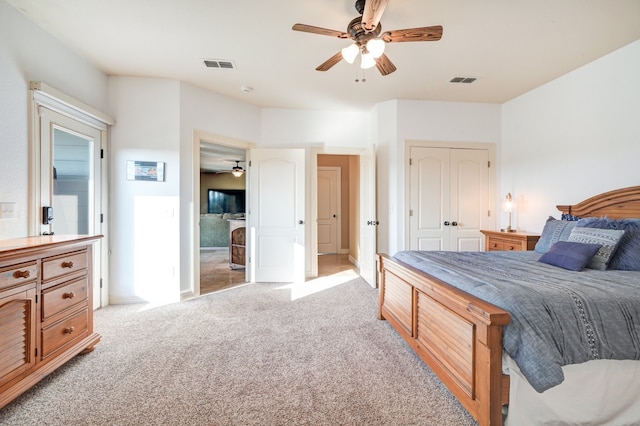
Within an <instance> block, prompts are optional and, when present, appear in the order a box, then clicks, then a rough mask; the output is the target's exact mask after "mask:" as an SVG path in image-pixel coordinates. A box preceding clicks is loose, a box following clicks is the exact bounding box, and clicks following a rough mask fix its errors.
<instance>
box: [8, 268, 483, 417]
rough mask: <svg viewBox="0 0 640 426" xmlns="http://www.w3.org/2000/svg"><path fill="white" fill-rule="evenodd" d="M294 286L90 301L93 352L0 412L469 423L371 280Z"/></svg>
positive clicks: (15, 414) (13, 414)
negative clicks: (401, 333) (380, 312)
mask: <svg viewBox="0 0 640 426" xmlns="http://www.w3.org/2000/svg"><path fill="white" fill-rule="evenodd" d="M303 285H306V286H307V287H305V288H300V287H298V288H296V287H294V288H292V287H291V286H283V285H281V284H247V285H242V286H239V287H234V288H231V289H228V290H224V291H220V292H216V293H211V294H207V295H205V296H202V297H200V298H197V299H193V300H189V301H184V302H181V303H177V304H172V305H167V306H162V307H155V308H150V307H146V306H144V305H120V306H109V307H107V308H103V309H100V310H98V311H96V314H95V328H96V331H97V332H99V333H100V334H102V336H103V338H102V341H101V342H100V343H99V344H98V345H97V346H96V349H95V351H94V352H92V353H89V354H87V355H80V356H78V357H76V358H74V359H73V360H72V361H71V362H69V363H68V364H66V365H65V366H63V367H62V368H60V369H59V370H57V371H56V372H54V373H52V374H51V375H50V376H48V377H47V378H45V379H44V380H43V381H42V382H41V383H40V384H38V385H37V386H35V387H34V388H33V389H31V390H30V391H28V392H27V393H25V394H23V395H22V396H21V397H19V398H18V399H17V400H15V401H14V402H12V403H11V404H9V405H8V406H6V407H5V408H4V409H2V410H1V411H0V424H3V425H35V424H38V425H439V426H440V425H455V426H461V425H475V424H476V423H475V421H474V420H473V419H472V418H471V417H470V416H469V415H468V413H467V412H466V411H465V410H464V409H463V408H462V406H461V405H460V404H459V403H458V402H457V401H455V399H454V398H453V397H452V396H451V394H450V393H449V392H448V390H446V389H445V388H444V387H443V386H442V385H441V383H440V382H439V380H438V379H437V378H436V377H435V376H434V375H433V374H432V373H431V372H430V370H429V369H428V368H427V367H426V366H425V365H424V364H423V363H422V361H421V360H420V359H419V358H417V356H416V355H415V354H414V353H413V352H412V351H411V349H410V348H409V347H408V346H407V345H406V344H405V343H404V341H402V339H401V338H399V337H398V335H397V334H396V333H395V331H393V329H391V327H390V326H389V325H388V324H387V322H386V321H379V320H378V319H377V318H376V312H377V311H376V303H377V290H375V289H372V288H370V287H369V286H368V285H367V284H366V283H364V281H362V280H361V279H360V278H349V280H348V281H347V282H345V283H343V284H341V285H337V286H334V287H330V288H326V289H324V290H320V289H321V288H322V286H318V285H316V286H315V287H313V286H314V283H313V282H308V283H304V284H299V285H298V286H303ZM309 286H311V287H309ZM310 289H315V290H316V292H315V293H314V292H311V291H306V290H310ZM307 293H310V294H308V295H305V294H307ZM292 299H293V300H292Z"/></svg>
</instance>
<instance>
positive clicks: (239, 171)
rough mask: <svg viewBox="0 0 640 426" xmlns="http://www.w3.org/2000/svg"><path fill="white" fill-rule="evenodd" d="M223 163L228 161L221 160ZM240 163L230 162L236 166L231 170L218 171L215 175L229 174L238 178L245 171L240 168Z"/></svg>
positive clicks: (237, 161) (236, 161) (238, 161)
mask: <svg viewBox="0 0 640 426" xmlns="http://www.w3.org/2000/svg"><path fill="white" fill-rule="evenodd" d="M223 161H228V160H223ZM240 161H241V160H232V162H235V163H236V165H235V166H233V167H232V168H231V170H220V171H219V172H217V173H231V174H232V175H234V176H235V177H240V176H242V175H243V174H244V172H245V170H244V169H243V168H242V167H241V166H240Z"/></svg>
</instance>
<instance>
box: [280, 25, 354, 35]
mask: <svg viewBox="0 0 640 426" xmlns="http://www.w3.org/2000/svg"><path fill="white" fill-rule="evenodd" d="M291 29H292V30H294V31H302V32H304V33H312V34H320V35H326V36H330V37H338V38H349V34H347V33H345V32H342V31H336V30H329V29H326V28H320V27H314V26H313V25H306V24H295V25H294V26H293V27H291Z"/></svg>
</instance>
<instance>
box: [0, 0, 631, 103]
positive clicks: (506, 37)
mask: <svg viewBox="0 0 640 426" xmlns="http://www.w3.org/2000/svg"><path fill="white" fill-rule="evenodd" d="M7 1H8V2H9V3H10V4H12V5H14V6H15V7H16V8H18V9H19V10H21V11H22V12H23V13H24V14H26V16H27V17H29V18H30V19H31V20H33V21H34V22H36V23H37V24H38V25H40V26H41V27H42V28H44V29H45V30H46V31H48V32H49V33H51V34H52V35H54V36H55V37H57V38H58V39H59V40H61V41H62V43H64V44H65V45H67V46H69V47H70V48H72V49H74V50H75V51H76V52H78V53H79V54H80V55H82V56H83V57H85V58H87V59H88V60H89V61H90V62H92V63H93V64H95V65H96V66H97V67H99V68H100V69H102V70H103V71H104V72H106V73H107V74H109V75H127V76H144V77H163V78H171V79H178V80H183V81H186V82H189V83H191V84H194V85H196V86H200V87H204V88H207V89H210V90H213V91H215V92H217V93H220V94H223V95H226V96H229V97H232V98H237V99H240V100H242V101H244V102H247V103H250V104H254V105H257V106H260V107H273V108H296V109H298V108H301V109H332V110H336V109H338V110H342V109H349V110H363V111H368V110H370V109H371V108H372V106H373V105H375V104H376V103H379V102H382V101H386V100H390V99H423V100H435V101H462V102H490V103H503V102H505V101H508V100H510V99H513V98H514V97H517V96H519V95H521V94H523V93H525V92H527V91H529V90H531V89H533V88H535V87H537V86H539V85H541V84H544V83H545V82H548V81H550V80H552V79H555V78H557V77H559V76H561V75H563V74H565V73H567V72H569V71H571V70H574V69H576V68H578V67H580V66H582V65H584V64H586V63H588V62H591V61H593V60H594V59H597V58H599V57H601V56H603V55H605V54H607V53H609V52H612V51H614V50H616V49H618V48H620V47H622V46H624V45H626V44H629V43H631V42H633V41H635V40H638V39H640V1H639V0H606V1H605V0H536V1H525V0H390V2H389V5H388V6H387V8H386V10H385V12H384V15H383V16H382V20H381V23H382V26H383V29H384V30H392V29H404V28H413V27H420V26H431V25H442V26H443V27H444V33H443V37H442V39H441V40H440V41H437V42H415V43H391V44H388V45H387V50H386V54H387V56H389V58H390V59H391V61H393V63H394V64H395V65H396V66H397V68H398V70H397V71H396V72H394V73H393V74H390V75H388V76H385V77H382V76H381V75H380V74H379V73H378V71H377V70H376V69H371V70H368V71H367V72H366V80H367V81H366V83H362V82H359V83H356V82H355V81H354V80H355V78H356V76H357V75H359V78H362V75H361V72H360V74H358V72H359V67H358V66H357V65H356V64H354V65H349V64H347V63H346V62H344V61H341V62H340V63H338V64H337V65H336V66H334V67H333V68H332V69H331V70H329V71H327V72H319V71H315V67H316V66H318V65H319V64H321V63H322V62H324V61H325V60H326V59H328V58H329V57H331V56H333V55H334V54H335V53H337V52H338V51H339V50H340V49H341V48H342V47H345V46H347V45H348V44H350V43H349V41H348V40H341V39H338V38H333V37H329V36H322V35H316V34H308V33H302V32H297V31H292V30H291V26H292V25H293V24H295V23H303V24H309V25H313V26H318V27H324V28H328V29H333V30H339V31H345V30H346V27H347V24H348V23H349V21H350V20H351V19H352V18H354V17H356V16H357V15H358V14H357V12H356V10H355V8H354V4H355V0H313V1H311V0H307V1H302V0H297V1H294V0H268V1H267V0H242V1H222V0H90V1H89V0H46V1H42V0H7ZM204 59H222V60H231V61H233V62H234V64H235V65H236V67H237V68H236V69H234V70H228V69H211V68H206V67H205V66H204V65H203V60H204ZM456 76H465V77H467V76H469V77H476V78H477V81H476V82H474V83H472V84H453V83H450V82H449V80H451V78H453V77H456ZM242 87H251V88H253V90H252V91H251V92H249V93H245V92H243V91H242V90H241V88H242ZM586 89H588V88H585V90H586Z"/></svg>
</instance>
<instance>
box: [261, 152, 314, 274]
mask: <svg viewBox="0 0 640 426" xmlns="http://www.w3.org/2000/svg"><path fill="white" fill-rule="evenodd" d="M249 155H250V158H251V166H250V172H249V193H250V195H249V199H250V203H249V205H250V208H249V212H248V213H249V226H250V235H251V247H250V252H251V255H250V260H249V261H250V263H251V265H250V268H251V272H250V273H251V276H252V281H256V282H303V281H304V279H305V198H304V196H305V151H304V150H303V149H252V150H250V152H249Z"/></svg>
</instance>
